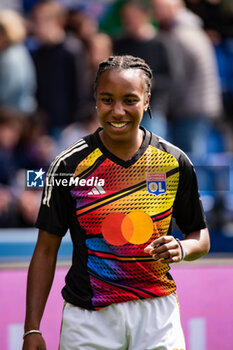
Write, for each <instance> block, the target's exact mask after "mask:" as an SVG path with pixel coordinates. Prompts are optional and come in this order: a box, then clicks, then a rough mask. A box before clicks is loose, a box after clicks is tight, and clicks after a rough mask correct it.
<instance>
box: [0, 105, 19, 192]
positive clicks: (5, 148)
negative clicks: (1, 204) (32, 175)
mask: <svg viewBox="0 0 233 350" xmlns="http://www.w3.org/2000/svg"><path fill="white" fill-rule="evenodd" d="M24 118H25V116H24V115H22V114H21V113H20V112H19V111H18V110H15V109H13V108H12V107H9V106H6V107H0V164H1V167H0V184H3V185H8V186H10V185H11V184H12V181H13V180H14V177H15V174H16V171H17V169H18V168H19V164H18V159H17V156H16V150H17V146H18V144H19V142H20V140H21V138H22V134H23V128H24V122H25V120H24Z"/></svg>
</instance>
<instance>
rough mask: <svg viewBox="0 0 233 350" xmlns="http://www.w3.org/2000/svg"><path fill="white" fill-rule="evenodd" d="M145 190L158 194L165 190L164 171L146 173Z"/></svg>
mask: <svg viewBox="0 0 233 350" xmlns="http://www.w3.org/2000/svg"><path fill="white" fill-rule="evenodd" d="M146 182H147V191H148V192H149V193H151V194H155V195H156V196H159V195H160V194H164V193H166V192H167V186H166V173H147V174H146Z"/></svg>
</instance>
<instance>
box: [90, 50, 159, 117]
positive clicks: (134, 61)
mask: <svg viewBox="0 0 233 350" xmlns="http://www.w3.org/2000/svg"><path fill="white" fill-rule="evenodd" d="M115 69H116V70H117V69H140V70H141V71H142V72H143V74H144V77H145V83H146V86H147V90H146V92H147V93H149V92H150V91H151V84H152V83H151V81H152V78H153V73H152V70H151V69H150V67H149V66H148V64H147V63H146V62H145V61H144V60H143V59H142V58H139V57H134V56H131V55H123V56H110V57H109V58H108V59H106V60H105V61H103V62H101V63H100V64H99V68H98V71H97V73H96V79H95V83H94V92H95V94H96V91H97V87H98V83H99V79H100V77H101V75H102V74H103V73H104V72H106V71H110V70H115ZM148 112H149V116H150V118H152V112H151V108H150V106H148Z"/></svg>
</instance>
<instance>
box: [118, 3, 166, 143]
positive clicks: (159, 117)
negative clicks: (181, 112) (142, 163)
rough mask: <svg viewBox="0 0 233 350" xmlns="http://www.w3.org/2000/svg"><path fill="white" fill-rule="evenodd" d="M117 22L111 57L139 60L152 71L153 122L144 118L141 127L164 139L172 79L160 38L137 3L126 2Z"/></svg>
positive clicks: (143, 9)
mask: <svg viewBox="0 0 233 350" xmlns="http://www.w3.org/2000/svg"><path fill="white" fill-rule="evenodd" d="M121 20H122V24H123V33H122V34H121V35H119V36H118V37H115V38H114V41H113V42H114V45H113V50H114V54H116V55H125V54H130V55H133V56H138V57H141V58H143V59H144V60H145V61H146V62H147V64H149V66H150V67H151V68H152V71H153V75H154V81H153V85H152V98H151V101H150V105H151V108H152V114H153V119H152V120H151V119H149V118H148V116H147V115H146V116H144V119H143V121H142V125H144V126H145V127H146V128H148V129H149V130H151V131H152V132H155V133H156V134H158V135H160V136H162V137H166V136H167V121H166V114H167V107H168V97H169V89H170V86H171V79H172V77H171V68H170V64H169V58H168V52H167V49H166V47H165V45H164V43H163V40H162V37H161V36H160V37H159V36H158V35H157V33H156V29H155V27H154V26H153V25H152V24H151V23H150V22H149V18H148V14H147V11H146V10H145V8H144V7H143V5H142V4H141V2H139V1H127V2H126V3H125V4H124V5H123V6H122V8H121ZM155 81H156V83H155Z"/></svg>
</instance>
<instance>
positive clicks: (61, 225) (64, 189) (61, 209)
mask: <svg viewBox="0 0 233 350" xmlns="http://www.w3.org/2000/svg"><path fill="white" fill-rule="evenodd" d="M64 174H65V169H64V165H63V163H61V164H60V165H59V166H58V167H57V168H56V162H55V161H54V162H53V163H52V164H51V166H50V168H49V170H48V173H47V176H46V181H45V182H46V183H45V186H44V190H43V195H42V200H41V206H40V210H39V214H38V218H37V221H36V227H37V228H39V229H41V230H45V231H47V232H49V233H53V234H55V235H58V236H61V237H62V236H64V235H65V234H66V232H67V230H68V228H69V221H70V220H69V218H70V211H71V195H70V192H69V186H68V183H67V181H68V180H67V181H65V182H63V183H62V181H64V180H66V178H65V177H64ZM64 184H65V185H64Z"/></svg>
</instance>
